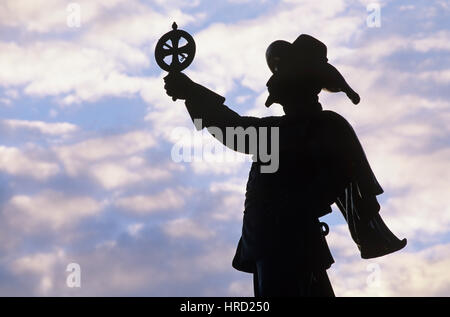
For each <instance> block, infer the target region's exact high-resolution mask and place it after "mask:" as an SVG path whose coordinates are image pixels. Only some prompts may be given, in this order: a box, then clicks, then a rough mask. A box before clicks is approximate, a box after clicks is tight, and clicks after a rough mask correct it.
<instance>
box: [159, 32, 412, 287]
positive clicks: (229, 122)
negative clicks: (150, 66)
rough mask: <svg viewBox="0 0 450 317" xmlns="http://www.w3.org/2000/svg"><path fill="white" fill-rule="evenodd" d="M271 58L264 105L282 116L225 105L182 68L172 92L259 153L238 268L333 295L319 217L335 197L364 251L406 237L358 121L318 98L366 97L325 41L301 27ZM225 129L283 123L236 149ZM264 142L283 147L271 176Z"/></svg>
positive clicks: (369, 253) (207, 122)
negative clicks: (388, 215) (394, 221)
mask: <svg viewBox="0 0 450 317" xmlns="http://www.w3.org/2000/svg"><path fill="white" fill-rule="evenodd" d="M266 59H267V63H268V66H269V68H270V70H271V71H272V73H273V74H272V76H271V77H270V79H269V81H268V82H267V89H268V91H269V97H268V98H267V101H266V106H267V107H269V106H271V105H272V104H273V103H278V104H280V105H281V106H282V107H283V110H284V113H285V115H283V116H272V117H264V118H256V117H248V116H240V115H239V114H237V113H236V112H234V111H233V110H231V109H230V108H228V107H227V106H225V105H224V101H225V99H224V98H223V97H221V96H219V95H217V94H216V93H214V92H212V91H210V90H209V89H207V88H205V87H203V86H201V85H199V84H197V83H194V82H193V81H192V80H191V79H189V78H188V77H187V76H186V75H184V74H182V73H171V74H169V75H168V76H167V77H166V78H165V79H164V80H165V89H166V92H167V94H168V95H169V96H171V97H173V98H177V99H184V100H185V104H186V108H187V110H188V112H189V115H190V116H191V118H192V120H195V119H201V125H197V129H203V128H205V127H206V128H207V129H209V130H210V131H212V130H213V129H212V128H215V129H220V130H221V131H223V133H221V138H220V141H221V142H223V143H224V144H225V145H226V146H228V147H231V148H232V149H234V150H237V151H240V152H244V153H247V154H253V157H254V162H253V164H252V167H251V170H250V173H249V178H248V182H247V191H246V199H245V210H244V217H243V227H242V236H241V238H240V240H239V244H238V247H237V250H236V254H235V257H234V259H233V267H234V268H235V269H237V270H240V271H243V272H248V273H253V277H254V278H253V280H254V292H255V296H334V292H333V288H332V286H331V283H330V281H329V279H328V276H327V273H326V270H327V269H329V268H330V267H331V265H332V263H333V262H334V260H333V257H332V255H331V253H330V251H329V249H328V245H327V242H326V240H325V235H326V234H327V233H328V226H327V224H325V223H323V222H320V221H319V219H318V218H319V217H321V216H323V215H325V214H327V213H329V212H331V205H332V204H333V203H336V205H337V206H338V207H339V209H340V211H341V212H342V214H343V215H344V218H345V220H346V221H347V223H348V226H349V230H350V233H351V236H352V238H353V240H354V241H355V242H356V244H357V246H358V248H359V249H360V251H361V257H362V258H373V257H378V256H382V255H385V254H388V253H392V252H394V251H397V250H399V249H401V248H403V247H404V246H405V245H406V239H403V240H402V241H400V240H399V239H398V238H397V237H396V236H395V235H394V234H392V232H391V231H390V230H389V229H388V228H387V226H386V225H385V224H384V222H383V220H382V219H381V217H380V215H379V209H380V206H379V204H378V202H377V199H376V196H377V195H379V194H381V193H382V192H383V190H382V188H381V186H380V185H379V184H378V182H377V180H376V178H375V176H374V174H373V172H372V170H371V168H370V166H369V163H368V161H367V159H366V156H365V154H364V151H363V149H362V147H361V144H360V143H359V140H358V138H357V136H356V134H355V132H354V130H353V128H352V127H351V126H350V124H349V123H348V122H347V121H346V120H345V119H344V118H343V117H341V116H340V115H338V114H337V113H335V112H332V111H325V110H323V109H322V106H321V104H320V103H319V101H318V94H319V93H320V91H321V90H322V89H326V90H328V91H332V92H339V91H342V92H345V93H346V95H347V96H348V97H349V98H350V100H351V101H352V102H353V103H354V104H357V103H359V100H360V99H359V96H358V94H357V93H356V92H355V91H353V90H352V88H350V86H349V85H348V84H347V83H346V81H345V80H344V78H343V77H342V75H341V74H340V73H339V72H338V71H337V70H336V68H334V67H333V66H332V65H330V64H329V63H328V59H327V47H326V46H325V44H323V43H322V42H320V41H319V40H317V39H315V38H314V37H312V36H309V35H306V34H302V35H300V36H299V37H298V38H297V39H296V40H295V41H294V42H293V43H289V42H287V41H275V42H273V43H272V44H271V45H270V46H269V47H268V49H267V51H266ZM196 122H199V121H196ZM227 127H233V128H236V127H241V128H243V129H247V128H249V127H254V128H256V131H260V130H259V128H261V127H267V128H277V129H279V130H278V132H279V133H278V139H274V138H272V136H271V135H270V133H266V134H265V135H259V134H258V136H257V139H256V140H255V139H253V140H252V139H251V138H248V140H246V142H248V143H251V142H256V143H257V144H246V145H245V146H244V147H241V148H237V147H236V145H235V142H232V141H234V140H228V139H227V138H226V137H223V136H226V131H225V130H226V128H227ZM266 131H269V132H270V131H272V130H271V129H269V130H266ZM213 135H214V134H213ZM215 136H216V135H215ZM264 142H266V144H265V148H266V149H268V148H271V146H270V142H278V145H279V146H278V147H275V148H277V149H278V150H279V153H278V154H279V167H278V169H277V170H276V171H274V172H272V173H264V172H263V171H262V169H261V167H262V165H264V162H262V160H261V159H260V158H259V155H258V154H259V152H258V147H260V146H261V144H264Z"/></svg>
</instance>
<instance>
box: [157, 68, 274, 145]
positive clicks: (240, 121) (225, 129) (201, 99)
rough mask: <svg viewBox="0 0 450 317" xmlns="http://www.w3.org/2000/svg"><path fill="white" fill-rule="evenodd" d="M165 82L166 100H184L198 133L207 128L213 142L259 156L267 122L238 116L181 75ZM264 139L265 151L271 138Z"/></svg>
mask: <svg viewBox="0 0 450 317" xmlns="http://www.w3.org/2000/svg"><path fill="white" fill-rule="evenodd" d="M164 81H165V83H166V84H165V86H164V88H165V89H166V91H167V94H168V95H169V96H171V97H172V98H176V99H184V100H185V104H186V108H187V110H188V112H189V115H190V117H191V119H192V121H193V122H194V124H195V126H196V128H197V130H201V129H203V128H205V127H206V128H207V129H208V131H209V132H210V133H211V134H212V135H213V136H214V137H215V138H217V139H218V140H219V141H221V142H222V143H223V144H224V145H226V146H227V147H229V148H231V149H233V150H235V151H238V152H242V153H246V154H256V153H258V146H259V143H260V142H259V137H260V135H259V132H260V127H266V128H268V127H270V126H271V122H270V121H271V120H270V118H256V117H247V116H241V115H239V114H238V113H236V112H235V111H233V110H231V109H230V108H228V107H227V106H225V105H224V102H225V98H224V97H222V96H220V95H218V94H216V93H215V92H213V91H211V90H209V89H208V88H206V87H203V86H201V85H199V84H197V83H195V82H193V81H192V80H191V79H190V78H189V77H187V76H186V75H184V74H182V73H176V74H170V75H168V76H167V77H165V78H164ZM268 130H270V129H268ZM236 133H238V134H240V135H236ZM268 134H270V131H269V132H268ZM231 138H233V140H231ZM240 138H241V139H240ZM266 139H267V141H268V142H267V143H266V148H270V139H271V137H270V135H267V136H266Z"/></svg>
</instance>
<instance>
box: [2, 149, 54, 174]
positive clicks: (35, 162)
mask: <svg viewBox="0 0 450 317" xmlns="http://www.w3.org/2000/svg"><path fill="white" fill-rule="evenodd" d="M59 170H60V169H59V166H58V164H56V163H54V162H49V161H46V160H42V159H40V158H39V155H38V153H36V152H35V153H33V151H32V149H28V150H25V151H23V150H20V149H18V148H15V147H6V146H0V171H3V172H6V173H8V174H11V175H18V176H26V177H31V178H34V179H36V180H39V181H43V180H46V179H48V178H49V177H51V176H54V175H56V174H58V172H59Z"/></svg>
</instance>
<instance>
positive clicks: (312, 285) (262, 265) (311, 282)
mask: <svg viewBox="0 0 450 317" xmlns="http://www.w3.org/2000/svg"><path fill="white" fill-rule="evenodd" d="M253 287H254V291H255V296H256V297H280V296H286V297H299V296H312V297H334V292H333V288H332V286H331V283H330V280H329V279H328V275H327V273H326V271H325V270H321V271H316V272H312V271H305V270H302V269H300V266H299V265H298V264H296V263H295V261H291V262H289V261H284V262H282V263H281V261H279V260H278V261H277V259H271V258H266V259H262V260H259V261H257V263H256V273H254V275H253Z"/></svg>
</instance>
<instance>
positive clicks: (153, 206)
mask: <svg viewBox="0 0 450 317" xmlns="http://www.w3.org/2000/svg"><path fill="white" fill-rule="evenodd" d="M191 194H192V191H191V190H187V189H183V188H178V189H176V190H174V189H171V188H169V189H166V190H164V191H162V192H160V193H158V194H154V195H135V196H128V197H121V198H119V199H117V200H116V201H115V202H114V204H115V205H116V206H117V207H119V208H121V209H123V210H124V211H127V212H131V213H134V214H137V215H145V214H151V213H154V212H157V211H161V210H173V209H179V208H181V207H183V206H184V204H185V198H184V197H186V196H190V195H191Z"/></svg>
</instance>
